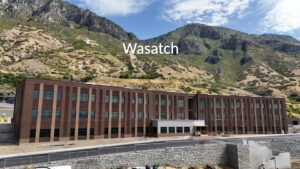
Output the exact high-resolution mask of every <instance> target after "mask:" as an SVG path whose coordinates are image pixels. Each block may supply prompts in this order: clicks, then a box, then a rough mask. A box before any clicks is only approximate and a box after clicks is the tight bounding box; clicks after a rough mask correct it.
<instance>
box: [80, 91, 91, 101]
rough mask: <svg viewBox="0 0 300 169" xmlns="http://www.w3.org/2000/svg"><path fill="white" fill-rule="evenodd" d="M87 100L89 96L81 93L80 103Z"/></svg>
mask: <svg viewBox="0 0 300 169" xmlns="http://www.w3.org/2000/svg"><path fill="white" fill-rule="evenodd" d="M88 100H89V94H86V93H82V94H80V101H82V102H87V101H88Z"/></svg>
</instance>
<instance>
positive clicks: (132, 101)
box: [131, 96, 135, 104]
mask: <svg viewBox="0 0 300 169" xmlns="http://www.w3.org/2000/svg"><path fill="white" fill-rule="evenodd" d="M131 103H132V104H134V103H135V98H134V96H132V98H131Z"/></svg>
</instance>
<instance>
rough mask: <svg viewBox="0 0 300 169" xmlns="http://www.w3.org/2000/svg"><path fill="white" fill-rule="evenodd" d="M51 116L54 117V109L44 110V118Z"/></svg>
mask: <svg viewBox="0 0 300 169" xmlns="http://www.w3.org/2000/svg"><path fill="white" fill-rule="evenodd" d="M51 117H52V110H50V109H43V110H42V118H51Z"/></svg>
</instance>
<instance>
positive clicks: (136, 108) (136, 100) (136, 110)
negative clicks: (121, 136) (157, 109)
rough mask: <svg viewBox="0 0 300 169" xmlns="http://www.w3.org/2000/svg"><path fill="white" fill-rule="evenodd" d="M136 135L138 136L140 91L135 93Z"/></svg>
mask: <svg viewBox="0 0 300 169" xmlns="http://www.w3.org/2000/svg"><path fill="white" fill-rule="evenodd" d="M134 136H135V137H137V136H138V93H137V92H136V93H135V118H134Z"/></svg>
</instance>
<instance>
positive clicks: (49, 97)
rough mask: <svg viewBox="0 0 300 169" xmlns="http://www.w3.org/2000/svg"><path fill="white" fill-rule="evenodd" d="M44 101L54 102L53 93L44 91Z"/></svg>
mask: <svg viewBox="0 0 300 169" xmlns="http://www.w3.org/2000/svg"><path fill="white" fill-rule="evenodd" d="M44 99H45V100H52V99H53V91H49V90H46V91H44Z"/></svg>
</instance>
